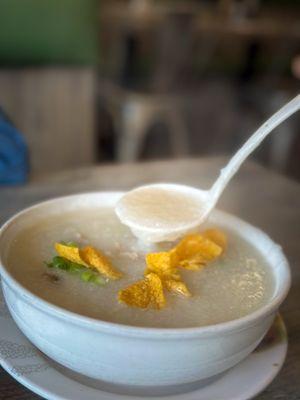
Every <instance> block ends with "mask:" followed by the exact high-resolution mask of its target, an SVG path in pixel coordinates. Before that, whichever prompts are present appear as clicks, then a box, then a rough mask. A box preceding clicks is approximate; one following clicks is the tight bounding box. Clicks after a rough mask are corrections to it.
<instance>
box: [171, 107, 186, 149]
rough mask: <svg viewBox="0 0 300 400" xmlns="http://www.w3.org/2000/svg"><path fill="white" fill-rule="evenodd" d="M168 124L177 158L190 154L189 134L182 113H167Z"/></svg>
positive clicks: (176, 110)
mask: <svg viewBox="0 0 300 400" xmlns="http://www.w3.org/2000/svg"><path fill="white" fill-rule="evenodd" d="M167 123H168V127H169V129H170V134H171V146H172V151H173V154H174V155H175V156H176V157H180V156H187V155H188V154H189V132H188V130H187V128H186V124H185V122H184V120H183V117H182V113H181V112H180V111H179V110H178V109H176V108H175V109H173V110H170V111H168V113H167Z"/></svg>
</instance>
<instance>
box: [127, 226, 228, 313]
mask: <svg viewBox="0 0 300 400" xmlns="http://www.w3.org/2000/svg"><path fill="white" fill-rule="evenodd" d="M226 244H227V239H226V236H225V234H224V233H223V232H221V231H219V230H217V229H209V230H206V231H205V232H204V233H203V234H199V233H195V234H190V235H187V236H185V237H184V238H183V239H182V240H181V241H180V242H179V243H178V244H177V245H176V246H175V247H174V248H172V249H171V250H169V251H163V252H159V253H149V254H147V255H146V264H147V267H146V269H145V272H144V275H145V278H144V279H143V280H140V281H138V282H136V283H134V284H132V285H130V286H128V287H127V288H125V289H123V290H121V291H120V292H119V300H120V301H122V302H124V303H126V304H127V305H129V306H134V307H140V308H148V307H152V308H157V309H160V308H162V307H164V306H165V298H164V294H163V289H164V288H165V289H167V290H168V291H169V292H172V293H174V294H179V295H181V296H184V297H190V296H191V293H190V291H189V289H188V288H187V286H186V284H185V283H184V282H183V281H182V278H181V275H180V271H179V268H180V267H181V268H184V269H186V270H191V271H199V270H201V269H202V268H204V267H205V266H206V265H207V263H208V262H211V261H213V260H215V259H216V258H217V257H219V256H220V255H221V254H222V253H223V251H224V249H225V247H226Z"/></svg>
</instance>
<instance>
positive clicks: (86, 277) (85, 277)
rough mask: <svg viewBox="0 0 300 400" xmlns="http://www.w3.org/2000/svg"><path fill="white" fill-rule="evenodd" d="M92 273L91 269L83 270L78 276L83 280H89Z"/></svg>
mask: <svg viewBox="0 0 300 400" xmlns="http://www.w3.org/2000/svg"><path fill="white" fill-rule="evenodd" d="M93 275H94V274H93V273H92V272H91V271H85V272H83V273H82V274H81V275H80V278H81V279H82V280H83V281H85V282H89V281H90V280H91V278H92V276H93Z"/></svg>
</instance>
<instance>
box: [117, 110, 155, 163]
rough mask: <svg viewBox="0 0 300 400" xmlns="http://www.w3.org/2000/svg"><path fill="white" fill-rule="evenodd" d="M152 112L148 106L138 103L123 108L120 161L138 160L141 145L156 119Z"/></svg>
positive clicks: (120, 127)
mask: <svg viewBox="0 0 300 400" xmlns="http://www.w3.org/2000/svg"><path fill="white" fill-rule="evenodd" d="M152 111H153V110H152V109H151V108H149V107H147V105H143V104H138V103H129V104H125V105H124V106H123V109H122V111H121V120H120V123H119V132H118V135H119V139H118V145H117V157H118V161H121V162H131V161H136V160H137V159H138V157H139V153H140V150H141V145H142V143H143V141H144V139H145V137H146V134H147V131H148V129H149V127H150V124H151V123H152V120H153V117H154V115H153V112H152Z"/></svg>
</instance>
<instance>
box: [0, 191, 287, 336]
mask: <svg viewBox="0 0 300 400" xmlns="http://www.w3.org/2000/svg"><path fill="white" fill-rule="evenodd" d="M123 193H124V192H121V191H90V192H82V193H76V194H71V195H67V196H60V197H55V198H52V199H49V200H45V201H41V202H38V203H36V204H34V205H32V206H30V207H26V208H25V209H23V210H21V211H19V212H17V213H16V214H14V215H13V216H12V217H10V218H9V219H8V220H7V221H6V222H5V223H4V224H3V225H2V227H1V228H0V277H1V280H2V286H3V288H4V296H5V284H6V285H8V286H9V288H10V289H11V290H13V291H14V292H15V293H17V294H18V295H19V296H20V295H21V297H22V299H23V300H24V301H25V302H26V303H27V304H30V305H31V306H33V307H35V308H37V309H38V310H40V311H42V312H45V313H47V314H50V315H51V316H52V317H56V318H60V319H63V320H64V322H70V323H72V324H75V325H79V326H82V327H85V328H89V329H92V330H95V331H102V332H107V333H110V334H116V335H122V336H133V337H151V338H153V339H155V338H157V339H167V338H194V337H199V336H201V337H207V336H209V337H211V336H215V335H219V334H230V333H231V332H232V331H235V332H236V331H240V330H244V329H246V328H248V327H250V326H254V325H256V324H258V323H259V320H260V319H261V318H266V317H268V316H270V315H271V314H273V313H274V312H275V311H276V310H277V309H278V308H279V306H280V304H281V303H282V302H283V301H284V299H285V298H286V296H287V294H288V291H289V289H290V286H291V272H290V268H289V263H288V260H287V258H286V256H285V255H284V253H283V251H282V250H281V247H280V246H278V245H277V244H276V243H275V242H274V241H273V240H272V239H271V238H270V237H269V236H268V235H267V234H266V233H265V232H263V231H262V230H261V229H259V228H256V227H254V226H253V225H251V224H249V223H248V222H245V221H244V220H242V219H240V218H238V217H236V216H234V215H232V214H229V213H227V212H224V211H221V210H215V211H214V213H215V214H217V215H220V216H223V217H225V218H229V219H230V220H232V221H233V222H235V223H237V224H239V225H241V226H244V227H246V228H247V229H251V230H252V231H253V232H256V233H257V234H259V235H260V236H263V237H264V238H265V240H267V241H268V242H269V243H270V245H272V246H274V247H276V252H277V256H278V260H279V262H280V264H281V266H282V267H283V269H284V272H285V276H284V281H283V282H281V286H282V287H281V289H280V291H279V293H278V294H277V295H276V296H274V298H272V299H271V301H270V302H268V303H267V304H265V305H264V306H262V307H260V308H259V309H258V310H256V311H254V312H252V313H250V314H247V315H245V316H243V317H240V318H237V319H233V320H230V321H226V322H220V323H217V324H213V325H206V326H200V327H197V326H196V327H184V328H157V327H141V326H134V325H126V324H121V323H116V322H110V321H104V320H100V319H96V318H92V317H87V316H84V315H81V314H77V313H75V312H72V311H69V310H67V309H65V308H63V307H60V306H57V305H54V304H52V303H51V302H49V301H47V300H44V299H42V298H41V297H39V296H38V295H36V294H34V293H32V292H31V291H30V290H29V289H27V288H25V287H24V286H23V285H22V284H21V283H19V282H18V281H17V279H15V278H14V277H13V275H12V274H11V273H10V272H9V270H8V269H6V267H5V266H4V262H3V259H2V254H1V253H2V252H1V245H2V241H3V237H5V232H6V230H7V229H8V228H9V227H10V226H11V225H12V224H13V223H15V221H16V220H17V219H20V218H22V216H24V215H26V214H27V213H30V212H31V211H33V210H35V209H38V208H40V207H45V206H47V205H51V204H52V203H55V202H57V201H66V200H70V199H72V198H73V199H75V198H79V197H85V196H93V195H103V194H106V195H108V196H121V195H122V194H123Z"/></svg>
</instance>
